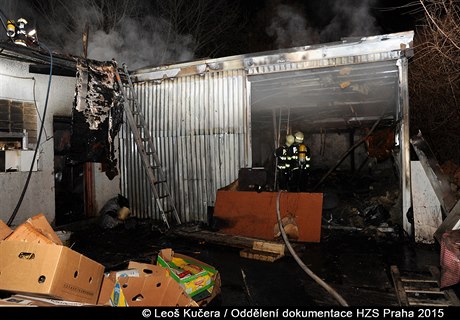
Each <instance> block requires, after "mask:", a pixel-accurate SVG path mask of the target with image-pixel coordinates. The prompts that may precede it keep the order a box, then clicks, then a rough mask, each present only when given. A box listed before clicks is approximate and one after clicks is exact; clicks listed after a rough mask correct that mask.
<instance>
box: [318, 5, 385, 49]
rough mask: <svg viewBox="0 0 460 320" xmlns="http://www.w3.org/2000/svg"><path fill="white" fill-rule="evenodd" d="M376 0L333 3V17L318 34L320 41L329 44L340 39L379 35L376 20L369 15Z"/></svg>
mask: <svg viewBox="0 0 460 320" xmlns="http://www.w3.org/2000/svg"><path fill="white" fill-rule="evenodd" d="M375 3H376V0H349V1H334V6H333V12H334V17H333V18H332V20H331V22H330V23H329V24H328V25H327V26H326V27H325V28H323V30H321V32H320V41H322V42H330V41H337V40H340V38H342V37H364V36H370V35H375V34H379V33H380V32H381V31H380V28H379V26H378V25H377V20H376V19H375V17H374V16H372V14H371V7H372V5H374V4H375Z"/></svg>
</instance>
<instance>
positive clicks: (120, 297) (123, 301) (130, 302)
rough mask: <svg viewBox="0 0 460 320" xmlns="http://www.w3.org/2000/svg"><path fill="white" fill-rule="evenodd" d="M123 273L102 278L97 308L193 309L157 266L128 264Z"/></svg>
mask: <svg viewBox="0 0 460 320" xmlns="http://www.w3.org/2000/svg"><path fill="white" fill-rule="evenodd" d="M128 268H131V269H127V270H121V271H111V272H110V273H107V274H106V275H105V276H104V280H103V283H102V288H101V292H100V295H99V300H98V304H99V305H106V306H114V307H147V306H157V307H173V306H179V307H196V306H198V304H197V303H196V302H195V301H194V300H193V299H191V298H190V297H189V296H188V295H187V294H186V293H185V292H184V290H183V289H182V287H181V286H180V285H179V284H178V283H177V282H176V281H174V280H173V279H171V277H169V276H168V271H167V270H166V269H164V268H163V267H160V266H155V265H150V264H143V263H136V262H132V263H130V264H129V265H128ZM136 268H137V269H136ZM133 271H136V272H133Z"/></svg>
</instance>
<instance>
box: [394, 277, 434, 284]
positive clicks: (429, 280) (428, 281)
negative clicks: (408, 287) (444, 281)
mask: <svg viewBox="0 0 460 320" xmlns="http://www.w3.org/2000/svg"><path fill="white" fill-rule="evenodd" d="M401 281H402V282H420V283H438V282H437V281H436V280H433V279H411V278H406V277H404V278H402V277H401Z"/></svg>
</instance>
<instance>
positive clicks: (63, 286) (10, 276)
mask: <svg viewBox="0 0 460 320" xmlns="http://www.w3.org/2000/svg"><path fill="white" fill-rule="evenodd" d="M0 257H1V258H0V290H5V291H11V292H17V293H25V294H34V295H40V296H46V297H51V298H59V299H64V300H70V301H78V302H84V303H90V304H95V303H96V302H97V298H98V296H99V290H100V287H101V283H102V278H103V276H104V266H103V265H101V264H99V263H97V262H96V261H93V260H91V259H89V258H87V257H85V256H84V255H82V254H80V253H78V252H76V251H73V250H72V249H70V248H68V247H65V246H60V245H57V244H43V243H35V242H23V241H15V240H11V241H7V240H3V241H0Z"/></svg>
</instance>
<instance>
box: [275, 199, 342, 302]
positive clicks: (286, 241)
mask: <svg viewBox="0 0 460 320" xmlns="http://www.w3.org/2000/svg"><path fill="white" fill-rule="evenodd" d="M281 192H283V191H282V190H281V191H279V192H278V197H277V198H276V216H277V219H278V227H279V229H280V232H281V236H282V237H283V240H284V243H285V244H286V246H287V248H288V250H289V252H290V253H291V255H292V256H293V257H294V259H295V261H296V262H297V264H298V265H299V266H300V267H301V268H302V269H303V270H304V271H305V272H306V273H307V274H308V275H309V276H310V277H311V278H312V279H313V280H315V282H316V283H318V284H319V285H320V286H321V287H323V288H324V289H325V290H326V291H327V292H328V293H329V294H331V295H332V296H333V297H334V298H335V299H336V300H337V301H338V302H339V303H340V305H341V306H344V307H348V303H347V302H346V301H345V299H344V298H342V296H341V295H340V294H338V293H337V291H335V290H334V289H333V288H332V287H331V286H329V285H328V284H327V283H326V282H324V281H323V280H322V279H321V278H320V277H318V276H317V275H316V274H315V273H314V272H313V271H311V269H310V268H308V267H307V266H306V265H305V264H304V263H303V261H302V260H301V259H300V258H299V256H298V255H297V253H296V252H295V250H294V248H293V247H292V245H291V243H290V242H289V239H288V237H287V235H286V232H285V231H284V228H283V225H282V223H281V214H280V196H281Z"/></svg>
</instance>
